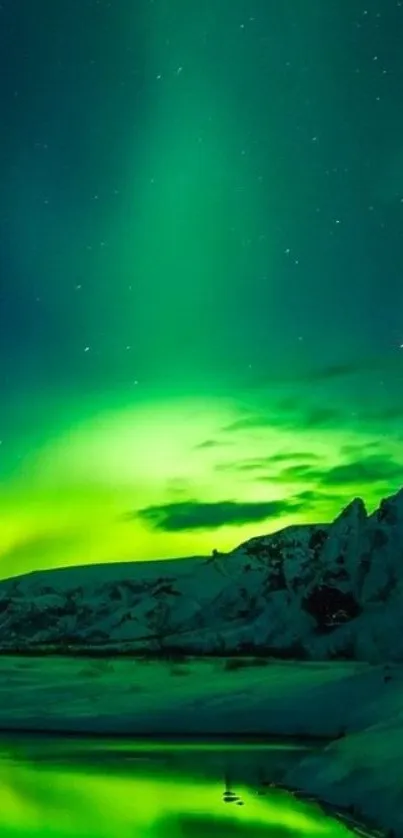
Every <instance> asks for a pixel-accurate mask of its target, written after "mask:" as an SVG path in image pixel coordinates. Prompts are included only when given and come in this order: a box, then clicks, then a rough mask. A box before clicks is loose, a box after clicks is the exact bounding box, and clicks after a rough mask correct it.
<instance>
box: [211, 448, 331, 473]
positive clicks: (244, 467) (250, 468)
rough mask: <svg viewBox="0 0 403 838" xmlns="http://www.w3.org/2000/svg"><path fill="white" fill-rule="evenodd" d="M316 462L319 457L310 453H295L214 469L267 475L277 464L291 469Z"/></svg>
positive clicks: (259, 458) (257, 458)
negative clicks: (288, 464)
mask: <svg viewBox="0 0 403 838" xmlns="http://www.w3.org/2000/svg"><path fill="white" fill-rule="evenodd" d="M318 460H320V457H319V455H318V454H314V453H313V452H311V451H295V452H290V453H286V452H284V453H278V454H272V455H270V456H268V457H254V458H251V459H249V460H241V461H240V462H239V463H219V464H218V465H217V466H216V467H215V468H216V470H217V471H229V472H231V471H233V472H235V473H242V472H254V471H255V472H259V471H260V472H262V471H263V472H265V473H266V474H268V471H269V470H270V469H272V468H273V466H278V465H279V464H280V465H282V464H283V463H290V464H291V465H290V469H291V468H293V467H294V466H296V465H297V464H298V463H300V464H301V465H302V466H304V467H306V468H307V467H308V466H310V465H311V464H313V463H315V462H317V461H318ZM276 475H277V471H276Z"/></svg>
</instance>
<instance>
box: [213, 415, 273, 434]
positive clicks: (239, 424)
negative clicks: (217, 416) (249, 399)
mask: <svg viewBox="0 0 403 838" xmlns="http://www.w3.org/2000/svg"><path fill="white" fill-rule="evenodd" d="M271 424H272V422H271V421H270V419H269V418H268V417H267V416H262V415H258V414H251V415H250V416H244V417H243V418H242V419H237V420H236V421H235V422H231V424H230V425H226V427H225V428H223V432H224V433H230V434H232V433H234V432H235V431H245V430H252V429H253V428H267V427H268V426H269V425H271Z"/></svg>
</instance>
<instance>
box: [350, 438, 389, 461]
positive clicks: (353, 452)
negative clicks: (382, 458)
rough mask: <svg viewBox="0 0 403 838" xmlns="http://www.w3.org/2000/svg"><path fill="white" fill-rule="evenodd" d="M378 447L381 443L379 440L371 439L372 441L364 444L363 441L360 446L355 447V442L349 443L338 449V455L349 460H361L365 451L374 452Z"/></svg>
mask: <svg viewBox="0 0 403 838" xmlns="http://www.w3.org/2000/svg"><path fill="white" fill-rule="evenodd" d="M380 446H381V441H380V440H375V439H372V440H369V442H366V441H365V440H363V442H362V444H360V445H357V443H356V442H354V443H349V444H347V445H342V446H341V448H340V454H341V455H342V456H345V457H349V458H351V457H354V458H357V459H359V458H362V456H363V454H364V453H365V452H366V451H368V452H371V451H376V450H377V449H379V448H380Z"/></svg>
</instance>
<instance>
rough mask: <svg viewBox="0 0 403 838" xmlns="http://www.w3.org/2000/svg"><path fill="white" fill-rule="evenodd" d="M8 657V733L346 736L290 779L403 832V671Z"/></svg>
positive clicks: (0, 712)
mask: <svg viewBox="0 0 403 838" xmlns="http://www.w3.org/2000/svg"><path fill="white" fill-rule="evenodd" d="M250 663H251V662H250V661H249V662H246V663H245V665H243V664H242V662H240V661H237V662H236V663H234V661H233V660H231V659H219V660H213V661H208V660H201V661H200V660H189V661H183V662H178V663H175V662H172V663H164V662H157V661H148V662H147V661H135V660H116V659H115V660H113V661H109V660H98V661H97V660H88V659H73V658H50V657H49V658H11V657H3V658H1V659H0V685H1V686H0V727H1V728H2V729H3V730H10V729H20V730H21V729H25V730H27V729H31V730H35V729H36V730H48V731H52V730H53V731H56V730H57V731H69V732H73V731H75V732H81V733H84V732H93V733H101V732H102V733H114V734H125V735H150V734H153V735H154V736H155V735H163V734H166V735H171V736H175V735H178V736H179V735H181V734H186V735H188V736H195V735H197V734H205V735H209V734H210V735H213V734H219V735H225V734H227V735H231V736H233V737H235V736H236V735H241V734H259V735H265V734H266V735H267V736H270V735H276V734H277V735H280V736H282V737H285V736H298V737H308V738H310V737H315V736H318V737H326V738H329V739H336V737H342V738H338V739H337V741H333V742H332V743H331V744H328V745H325V746H324V747H323V748H321V749H320V750H319V751H318V752H315V754H313V755H312V754H311V753H309V752H308V751H307V752H305V751H304V748H303V747H301V759H300V761H299V763H298V766H297V767H296V768H293V769H292V770H291V771H290V772H289V773H288V774H287V775H286V776H285V777H284V782H285V783H286V784H289V785H290V786H292V787H297V788H298V789H300V790H303V791H309V792H312V793H314V794H317V795H318V796H319V797H320V798H322V799H324V800H327V801H329V802H331V803H335V804H337V805H339V806H353V807H354V809H355V813H356V814H357V815H359V816H362V817H364V818H370V819H372V818H373V819H374V820H375V821H376V822H377V823H378V824H379V825H380V826H382V827H386V828H391V829H393V830H394V831H395V832H396V835H399V836H400V835H403V774H402V771H401V760H402V754H403V668H401V667H400V666H371V665H369V664H366V663H338V662H333V663H306V662H304V663H278V662H271V661H269V662H267V663H266V664H262V662H260V665H250Z"/></svg>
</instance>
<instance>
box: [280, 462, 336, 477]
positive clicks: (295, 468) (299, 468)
mask: <svg viewBox="0 0 403 838" xmlns="http://www.w3.org/2000/svg"><path fill="white" fill-rule="evenodd" d="M325 473H326V472H325V471H324V469H319V468H316V467H315V466H313V465H312V463H295V464H294V465H292V466H288V467H287V468H284V469H282V471H281V474H280V479H281V480H283V481H287V480H308V479H309V480H311V481H317V480H320V479H321V478H322V477H323V474H325Z"/></svg>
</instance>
